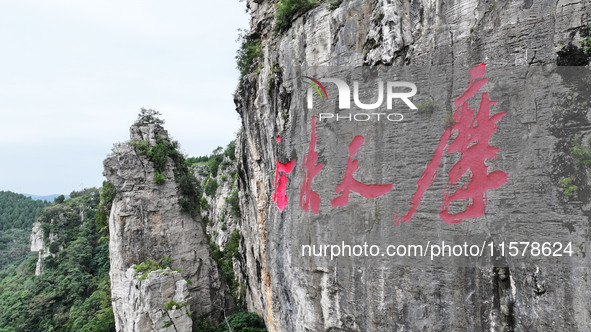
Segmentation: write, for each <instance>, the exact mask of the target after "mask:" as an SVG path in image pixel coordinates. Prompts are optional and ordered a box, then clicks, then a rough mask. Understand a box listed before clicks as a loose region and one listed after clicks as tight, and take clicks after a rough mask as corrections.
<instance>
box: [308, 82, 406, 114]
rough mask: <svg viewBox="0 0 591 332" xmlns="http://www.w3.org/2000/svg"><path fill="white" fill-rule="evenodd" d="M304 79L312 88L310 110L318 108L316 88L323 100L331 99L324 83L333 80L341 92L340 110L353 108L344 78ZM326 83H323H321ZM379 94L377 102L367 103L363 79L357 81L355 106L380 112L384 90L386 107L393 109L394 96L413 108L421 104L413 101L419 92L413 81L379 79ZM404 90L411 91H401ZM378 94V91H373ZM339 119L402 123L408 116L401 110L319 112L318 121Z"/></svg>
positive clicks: (339, 99) (349, 91)
mask: <svg viewBox="0 0 591 332" xmlns="http://www.w3.org/2000/svg"><path fill="white" fill-rule="evenodd" d="M302 78H303V82H304V83H306V84H307V85H308V86H309V87H308V89H307V91H306V92H307V94H306V104H307V108H308V109H309V110H311V109H313V108H314V91H316V92H317V93H318V95H319V96H320V100H321V101H327V100H328V93H327V92H326V88H325V87H324V85H322V83H333V84H335V85H336V87H337V91H338V99H337V100H338V107H339V109H341V110H343V109H351V88H350V87H349V84H347V83H346V82H345V81H344V80H342V79H338V78H321V79H316V78H313V77H310V76H302ZM321 82H322V83H321ZM376 83H377V96H376V100H375V102H373V103H369V104H366V103H364V102H362V101H361V100H360V97H359V89H360V88H359V82H358V81H353V101H354V103H355V106H356V107H357V108H358V109H361V110H373V111H376V110H378V109H380V108H383V104H384V90H386V93H385V95H386V96H385V99H386V110H388V111H390V110H392V108H393V105H394V99H400V100H401V101H403V102H404V104H406V106H407V107H408V108H409V109H411V110H416V109H417V107H416V106H415V104H413V102H412V101H411V100H410V98H412V97H413V96H414V95H415V94H416V93H417V86H416V85H415V84H414V83H411V82H402V81H387V82H384V81H382V80H377V81H376ZM364 88H365V87H364ZM400 89H404V90H408V89H410V91H399V90H400ZM370 95H375V94H370ZM329 119H332V120H336V121H343V120H344V121H349V122H352V121H355V122H366V121H370V120H372V119H373V120H377V121H381V120H382V119H384V120H386V119H387V120H388V121H391V122H400V121H402V120H403V119H404V116H403V115H402V114H401V113H392V112H373V113H360V112H354V113H347V114H343V113H319V114H318V120H319V121H322V120H329Z"/></svg>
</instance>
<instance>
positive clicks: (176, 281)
mask: <svg viewBox="0 0 591 332" xmlns="http://www.w3.org/2000/svg"><path fill="white" fill-rule="evenodd" d="M141 276H142V275H141V274H140V275H139V276H136V271H135V270H134V269H133V268H129V269H128V270H127V272H126V273H125V277H126V278H125V279H124V280H123V281H122V283H121V285H120V287H121V288H126V289H127V296H128V297H129V300H128V301H121V305H120V306H119V311H118V313H119V319H120V320H121V322H122V324H121V325H120V327H119V328H118V331H123V332H136V331H146V332H147V331H162V332H177V331H178V332H181V331H191V330H192V326H193V322H192V320H191V315H190V312H189V308H188V307H189V306H188V305H186V304H188V303H189V301H190V298H189V290H188V288H187V281H186V280H185V279H183V277H182V276H181V274H180V273H179V272H177V271H172V270H170V268H167V269H165V270H161V271H151V272H150V273H149V274H148V276H147V277H146V278H145V279H144V280H139V277H141ZM171 301H174V302H176V303H178V304H179V307H177V306H176V305H174V306H171V303H172V302H171ZM167 305H168V306H170V308H168V307H167ZM184 305H186V306H184Z"/></svg>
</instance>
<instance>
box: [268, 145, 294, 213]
mask: <svg viewBox="0 0 591 332" xmlns="http://www.w3.org/2000/svg"><path fill="white" fill-rule="evenodd" d="M277 142H281V136H277ZM276 161H277V169H276V170H275V193H274V194H273V200H274V201H275V202H277V207H278V208H279V211H283V209H285V207H286V206H287V195H286V193H285V192H286V190H287V176H286V175H285V174H289V173H291V171H292V170H293V167H294V166H295V159H293V160H291V161H290V162H288V163H285V164H284V163H280V162H279V157H277V158H276ZM279 172H282V173H283V174H281V175H279Z"/></svg>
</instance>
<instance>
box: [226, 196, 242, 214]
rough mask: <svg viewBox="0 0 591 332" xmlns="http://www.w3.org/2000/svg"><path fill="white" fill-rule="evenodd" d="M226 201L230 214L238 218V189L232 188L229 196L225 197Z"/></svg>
mask: <svg viewBox="0 0 591 332" xmlns="http://www.w3.org/2000/svg"><path fill="white" fill-rule="evenodd" d="M226 202H227V203H228V204H230V211H231V212H232V216H233V217H234V218H236V219H238V218H240V199H239V198H238V190H234V191H233V192H232V193H231V194H230V196H228V197H226Z"/></svg>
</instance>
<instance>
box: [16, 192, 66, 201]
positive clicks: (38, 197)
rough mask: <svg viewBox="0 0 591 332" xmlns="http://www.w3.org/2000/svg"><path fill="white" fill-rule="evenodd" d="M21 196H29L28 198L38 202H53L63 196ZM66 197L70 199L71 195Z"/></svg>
mask: <svg viewBox="0 0 591 332" xmlns="http://www.w3.org/2000/svg"><path fill="white" fill-rule="evenodd" d="M21 195H23V196H27V197H31V199H33V200H36V201H48V202H53V201H54V200H55V199H56V197H58V196H59V195H61V194H53V195H45V196H40V195H32V194H25V193H21ZM64 197H65V198H66V199H68V198H70V195H64Z"/></svg>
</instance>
